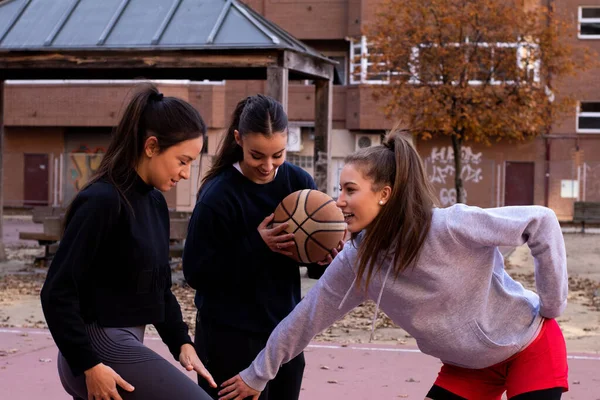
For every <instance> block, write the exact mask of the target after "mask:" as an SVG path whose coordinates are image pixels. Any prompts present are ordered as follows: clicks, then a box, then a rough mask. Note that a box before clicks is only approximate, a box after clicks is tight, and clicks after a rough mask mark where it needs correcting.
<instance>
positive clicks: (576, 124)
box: [575, 100, 600, 133]
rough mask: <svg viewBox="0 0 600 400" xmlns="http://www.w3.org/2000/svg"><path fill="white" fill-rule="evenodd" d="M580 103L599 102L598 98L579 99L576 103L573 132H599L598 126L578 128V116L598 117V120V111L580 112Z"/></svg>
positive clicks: (599, 116)
mask: <svg viewBox="0 0 600 400" xmlns="http://www.w3.org/2000/svg"><path fill="white" fill-rule="evenodd" d="M582 103H598V104H600V100H597V101H589V100H587V101H579V103H578V104H577V111H576V114H575V132H577V133H600V128H598V129H585V128H581V129H580V128H579V118H580V117H587V118H590V117H591V118H598V120H599V121H600V112H585V111H584V112H582V111H581V104H582Z"/></svg>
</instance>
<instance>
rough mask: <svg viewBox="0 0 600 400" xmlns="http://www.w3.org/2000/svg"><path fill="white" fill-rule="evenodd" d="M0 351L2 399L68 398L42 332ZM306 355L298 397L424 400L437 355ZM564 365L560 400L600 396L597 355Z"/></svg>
mask: <svg viewBox="0 0 600 400" xmlns="http://www.w3.org/2000/svg"><path fill="white" fill-rule="evenodd" d="M145 342H146V344H147V345H148V346H149V347H150V348H152V349H153V350H155V351H156V352H158V353H159V354H161V355H162V356H163V357H165V358H166V359H168V360H170V361H171V362H173V364H175V365H177V363H175V361H174V360H173V358H172V357H171V356H170V354H169V352H168V350H167V348H166V346H165V345H164V344H163V343H162V342H161V341H160V339H159V338H158V337H156V336H153V335H148V336H147V337H146V340H145ZM0 349H1V350H0V398H1V399H7V400H8V399H10V400H34V399H45V400H66V399H69V398H70V397H68V396H67V395H66V393H65V392H64V390H63V389H62V386H61V384H60V381H59V379H58V375H57V372H56V356H57V352H58V350H57V348H56V346H55V345H54V341H53V340H52V337H51V336H50V334H49V332H48V331H47V330H39V329H26V328H13V329H8V328H1V329H0ZM305 355H306V371H305V374H304V381H303V388H302V393H301V396H300V399H301V400H326V399H334V398H343V399H347V400H373V399H390V400H391V399H423V398H424V397H425V394H426V393H427V391H428V390H429V387H430V386H431V383H432V382H433V380H434V379H435V377H436V374H437V371H438V370H439V368H440V363H439V361H437V360H436V359H434V358H432V357H429V356H426V355H424V354H422V353H420V352H419V351H418V350H417V349H414V348H406V347H399V346H388V345H348V346H340V345H337V344H331V343H328V344H323V343H312V344H311V345H310V346H309V348H308V349H307V350H306V353H305ZM569 368H570V378H569V383H570V386H571V387H570V390H569V392H567V393H565V395H564V396H563V399H565V400H571V399H573V400H575V399H576V400H600V374H599V373H598V371H600V356H599V355H592V354H581V353H580V354H570V358H569ZM186 374H187V375H188V376H189V377H190V379H195V376H194V375H193V374H190V373H186ZM148 379H152V377H150V376H149V377H148ZM282 400H285V399H282Z"/></svg>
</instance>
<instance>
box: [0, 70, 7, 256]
mask: <svg viewBox="0 0 600 400" xmlns="http://www.w3.org/2000/svg"><path fill="white" fill-rule="evenodd" d="M3 163H4V81H3V80H1V79H0V261H6V251H5V249H4V240H3V238H4V236H3V233H4V230H3V229H2V227H3V222H4V221H3V218H4V212H3V210H4V168H3Z"/></svg>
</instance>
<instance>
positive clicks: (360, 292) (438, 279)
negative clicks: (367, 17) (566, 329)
mask: <svg viewBox="0 0 600 400" xmlns="http://www.w3.org/2000/svg"><path fill="white" fill-rule="evenodd" d="M340 190H341V192H340V197H339V198H338V206H339V207H340V208H341V209H342V211H343V212H344V215H345V217H346V221H347V223H348V230H349V231H350V232H351V233H352V234H353V240H352V241H351V242H348V243H346V245H345V246H344V249H343V250H342V251H341V252H340V254H339V255H338V256H337V257H336V258H335V259H334V260H333V262H332V264H331V265H330V266H329V267H328V268H327V270H326V271H325V274H324V275H323V277H322V278H321V279H320V280H319V282H317V284H316V285H315V286H314V287H313V288H312V289H311V291H309V293H308V294H307V295H306V297H305V298H304V299H303V300H302V302H301V303H300V304H299V305H298V306H297V307H296V308H295V309H294V311H293V312H292V313H291V314H290V315H289V316H288V317H287V318H286V319H284V320H283V321H282V322H281V323H280V324H279V325H278V326H277V327H276V328H275V330H274V331H273V333H272V334H271V336H270V338H269V340H268V342H267V345H266V347H265V349H264V350H262V351H261V352H260V354H259V355H258V356H257V357H256V359H255V360H254V361H253V362H252V363H251V365H250V366H249V367H248V368H246V369H245V370H243V371H242V372H240V373H239V375H236V376H234V377H233V378H231V379H229V380H228V381H226V382H224V383H223V384H222V385H221V386H222V387H223V389H222V390H221V391H220V396H221V397H220V399H222V400H231V399H236V400H241V399H246V398H252V399H253V400H255V399H257V398H258V396H259V393H260V391H261V390H262V389H263V388H264V387H265V385H266V384H267V382H268V381H269V380H270V379H272V378H273V376H275V374H276V373H277V371H278V369H279V367H280V366H281V365H282V364H285V363H286V362H287V361H288V360H290V359H292V358H293V357H294V356H295V355H296V354H298V353H300V352H301V351H302V350H303V349H304V348H305V347H306V346H307V345H308V343H309V341H310V340H311V339H312V338H313V337H314V336H315V335H316V334H317V333H319V332H321V331H322V330H324V329H325V328H327V327H328V326H330V325H331V324H333V323H334V322H335V321H336V320H338V319H339V318H341V317H342V316H343V315H344V314H346V313H347V312H349V311H350V310H352V309H353V308H354V307H356V306H358V305H359V304H361V303H362V302H363V301H365V300H367V299H372V300H374V301H376V302H377V308H376V310H378V309H379V306H381V309H382V310H383V311H384V312H385V313H386V314H387V315H388V316H389V317H390V318H391V319H392V320H393V321H394V322H395V323H396V324H397V325H399V326H400V327H401V328H403V329H405V330H406V331H407V332H408V333H409V334H410V335H411V336H413V337H414V338H415V339H416V341H417V345H418V346H419V349H420V350H421V351H422V352H423V353H425V354H429V355H431V356H433V357H436V358H439V359H440V360H441V361H442V363H443V365H442V367H441V370H440V372H439V374H438V377H437V379H436V380H435V383H434V384H433V386H432V388H431V390H430V391H429V392H428V393H427V395H426V398H427V399H433V400H461V399H462V400H464V399H469V400H471V399H472V400H480V399H482V400H483V399H485V400H500V398H501V397H502V394H503V393H504V392H507V396H508V398H509V399H515V400H517V399H518V400H534V399H535V400H555V399H560V397H561V394H562V393H563V392H564V391H566V390H567V389H568V379H567V373H568V367H567V356H566V346H565V340H564V337H563V335H562V332H561V330H560V328H559V326H558V324H557V323H556V321H555V319H554V318H556V317H558V316H559V315H560V314H561V313H562V311H563V310H564V308H565V306H566V302H567V290H568V279H567V269H566V255H565V245H564V241H563V237H562V233H561V229H560V226H559V224H558V221H557V218H556V216H555V215H554V213H553V212H552V211H551V210H549V209H547V208H544V207H539V206H528V207H502V208H492V209H481V208H477V207H469V206H466V205H464V204H456V205H454V206H451V207H448V208H436V207H435V200H434V196H433V194H432V193H433V192H432V190H431V187H430V183H429V179H428V177H427V175H426V173H425V170H424V168H423V164H422V162H421V160H420V158H419V155H418V153H417V152H416V150H415V149H414V148H413V147H412V145H411V144H410V142H409V141H408V140H407V139H405V138H404V137H403V136H402V135H400V134H399V132H395V133H393V134H391V135H389V136H388V138H387V139H386V140H385V142H384V144H383V145H381V146H376V147H371V148H367V149H363V150H360V151H358V152H357V153H354V154H352V155H350V156H348V157H347V159H346V165H345V166H344V169H343V170H342V173H341V176H340ZM524 243H527V244H528V246H529V248H530V249H531V252H532V254H533V256H534V258H535V261H536V262H535V265H536V271H535V276H536V289H537V290H536V291H537V294H536V293H534V292H532V291H530V290H527V289H524V288H523V286H522V285H521V284H520V283H517V282H515V281H514V280H513V279H512V278H511V277H510V276H509V275H508V274H507V273H506V272H505V271H504V260H503V257H502V254H501V253H500V251H499V249H498V246H519V245H522V244H524ZM376 315H377V311H375V316H374V318H376ZM374 322H375V321H374ZM217 382H218V383H220V381H219V380H217Z"/></svg>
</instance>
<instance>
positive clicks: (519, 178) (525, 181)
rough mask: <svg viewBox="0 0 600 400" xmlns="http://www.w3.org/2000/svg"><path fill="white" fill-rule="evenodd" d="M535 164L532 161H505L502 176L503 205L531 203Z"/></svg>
mask: <svg viewBox="0 0 600 400" xmlns="http://www.w3.org/2000/svg"><path fill="white" fill-rule="evenodd" d="M534 173H535V164H534V163H532V162H513V161H507V162H506V169H505V177H504V182H505V185H504V205H505V206H530V205H533V189H534Z"/></svg>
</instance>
